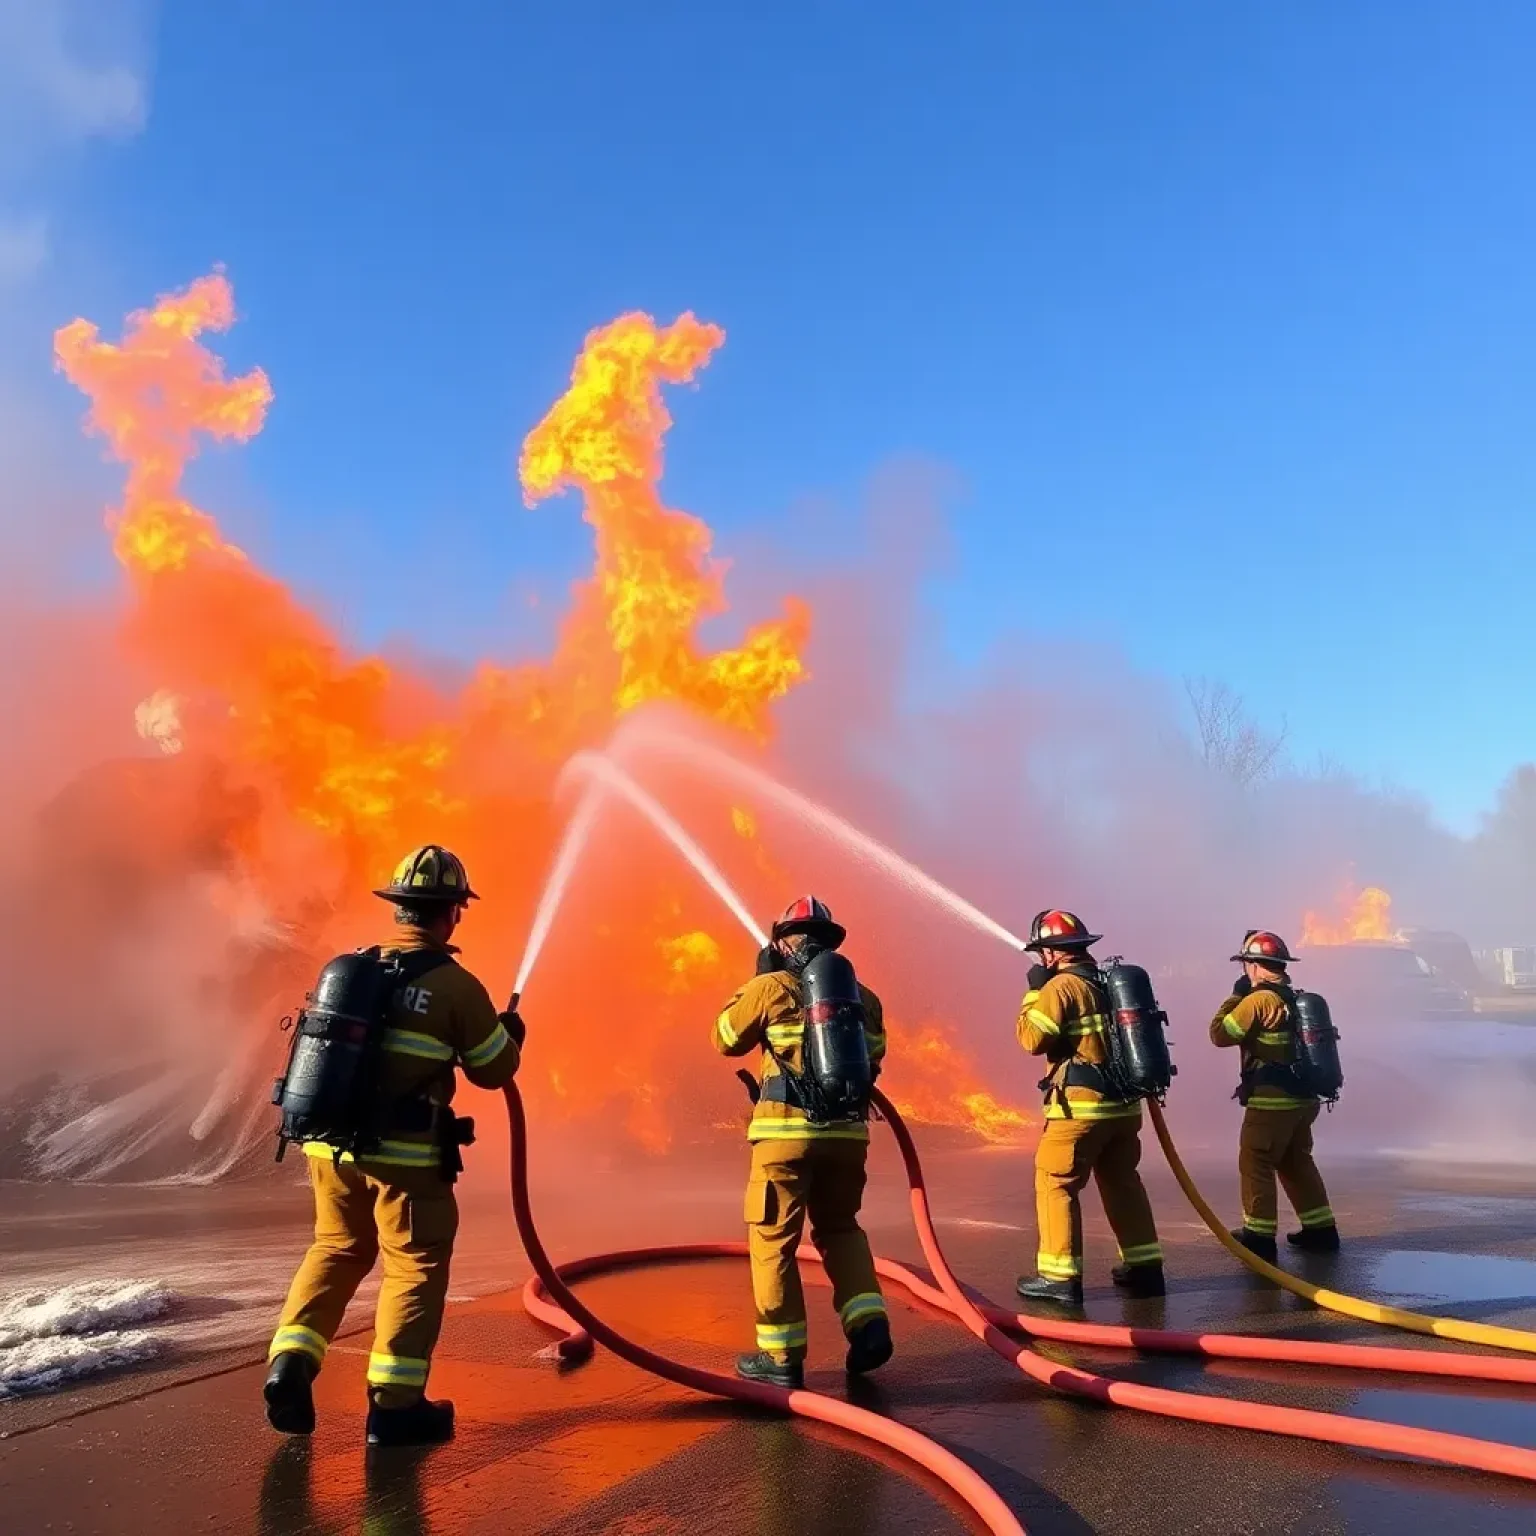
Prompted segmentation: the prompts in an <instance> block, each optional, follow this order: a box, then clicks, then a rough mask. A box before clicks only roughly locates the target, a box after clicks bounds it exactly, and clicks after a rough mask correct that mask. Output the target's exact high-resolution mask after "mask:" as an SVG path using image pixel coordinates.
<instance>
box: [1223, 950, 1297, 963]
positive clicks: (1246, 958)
mask: <svg viewBox="0 0 1536 1536" xmlns="http://www.w3.org/2000/svg"><path fill="white" fill-rule="evenodd" d="M1232 958H1233V960H1235V961H1236V962H1237V963H1238V964H1239V965H1293V964H1295V961H1296V956H1295V955H1293V954H1292V953H1291V952H1290V951H1289V950H1287V951H1286V952H1285V953H1284V954H1283V955H1233V956H1232Z"/></svg>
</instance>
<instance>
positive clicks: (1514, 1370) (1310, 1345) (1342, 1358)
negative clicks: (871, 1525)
mask: <svg viewBox="0 0 1536 1536" xmlns="http://www.w3.org/2000/svg"><path fill="white" fill-rule="evenodd" d="M875 1100H876V1103H877V1105H878V1107H879V1109H880V1112H881V1113H882V1114H883V1115H884V1117H885V1119H886V1121H887V1122H888V1123H889V1125H890V1127H891V1130H892V1133H893V1134H894V1135H895V1137H896V1141H897V1145H898V1146H899V1147H900V1149H901V1155H902V1160H903V1162H904V1163H905V1165H906V1172H907V1178H908V1182H909V1184H910V1186H911V1192H912V1214H913V1219H914V1222H915V1224H916V1227H917V1234H918V1241H919V1243H920V1245H921V1246H922V1249H923V1254H924V1257H925V1258H926V1260H927V1262H928V1265H929V1267H930V1269H931V1270H932V1272H933V1275H934V1277H935V1279H936V1280H937V1282H938V1289H937V1290H935V1288H934V1287H933V1286H932V1285H929V1284H928V1283H926V1282H925V1281H923V1280H922V1279H920V1278H919V1277H918V1276H917V1275H915V1274H913V1272H912V1271H911V1270H909V1269H906V1268H905V1267H904V1266H902V1265H900V1264H895V1263H892V1262H891V1261H890V1260H885V1259H881V1260H877V1261H876V1267H877V1269H878V1270H879V1271H880V1273H881V1274H882V1275H883V1276H885V1277H886V1278H887V1279H890V1280H892V1281H894V1282H895V1283H896V1284H898V1285H900V1286H902V1287H903V1288H904V1289H906V1290H907V1291H909V1292H910V1293H911V1294H912V1295H914V1296H916V1297H917V1298H918V1299H920V1300H922V1301H924V1302H926V1303H929V1304H931V1305H934V1306H938V1307H941V1308H942V1309H943V1310H945V1311H947V1312H949V1313H950V1314H951V1315H952V1316H953V1317H955V1318H956V1319H957V1320H959V1321H960V1322H962V1323H963V1324H964V1325H965V1326H966V1327H967V1328H968V1329H969V1330H970V1331H971V1332H972V1333H973V1334H974V1335H975V1336H976V1337H977V1338H978V1339H980V1340H981V1341H982V1342H983V1343H984V1344H986V1345H987V1346H988V1347H989V1348H990V1349H992V1350H993V1351H994V1352H996V1353H997V1354H999V1355H1001V1356H1002V1357H1003V1358H1004V1359H1006V1360H1008V1361H1010V1362H1011V1363H1013V1364H1014V1365H1016V1366H1017V1367H1018V1368H1019V1369H1020V1370H1022V1371H1023V1372H1025V1374H1026V1375H1028V1376H1030V1377H1032V1378H1033V1379H1034V1380H1036V1381H1038V1382H1040V1383H1041V1384H1042V1385H1045V1386H1049V1387H1051V1388H1053V1389H1054V1390H1056V1391H1059V1392H1063V1393H1066V1394H1068V1395H1071V1396H1075V1397H1085V1398H1088V1399H1091V1400H1092V1401H1095V1402H1100V1403H1106V1404H1113V1405H1116V1406H1120V1407H1127V1408H1135V1409H1137V1410H1139V1411H1141V1412H1144V1413H1155V1414H1158V1415H1161V1416H1163V1417H1167V1418H1179V1419H1185V1420H1188V1421H1191V1422H1196V1423H1205V1424H1217V1425H1224V1426H1228V1427H1233V1428H1242V1429H1253V1430H1259V1431H1261V1432H1263V1433H1267V1434H1280V1435H1290V1436H1295V1437H1297V1438H1301V1439H1308V1440H1320V1441H1324V1442H1326V1443H1329V1444H1335V1445H1352V1446H1356V1447H1358V1448H1361V1449H1365V1450H1373V1451H1380V1452H1385V1453H1387V1454H1391V1455H1401V1456H1413V1457H1421V1458H1425V1459H1428V1460H1433V1461H1439V1462H1444V1463H1446V1464H1447V1465H1450V1466H1460V1467H1466V1468H1469V1469H1472V1470H1476V1471H1483V1472H1495V1473H1499V1474H1502V1475H1505V1476H1510V1477H1518V1478H1522V1479H1526V1480H1530V1481H1536V1452H1532V1451H1528V1450H1524V1449H1521V1448H1519V1447H1515V1446H1507V1445H1501V1444H1498V1443H1496V1442H1493V1441H1486V1440H1477V1439H1473V1438H1471V1437H1470V1436H1465V1435H1454V1434H1447V1433H1444V1432H1442V1431H1438V1430H1425V1429H1414V1428H1410V1427H1408V1426H1404V1425H1397V1424H1383V1423H1377V1422H1375V1421H1371V1420H1364V1419H1353V1418H1349V1417H1346V1416H1344V1415H1340V1414H1330V1413H1319V1412H1314V1411H1311V1410H1307V1409H1297V1408H1284V1407H1277V1406H1273V1405H1270V1404H1265V1403H1250V1402H1242V1401H1237V1400H1233V1399H1230V1398H1217V1397H1209V1396H1204V1395H1201V1394H1197V1393H1191V1392H1178V1391H1172V1390H1169V1389H1167V1388H1161V1387H1146V1386H1139V1385H1137V1384H1135V1383H1131V1382H1121V1381H1113V1380H1111V1379H1109V1378H1107V1377H1104V1376H1097V1375H1094V1374H1093V1373H1091V1372H1087V1371H1081V1370H1077V1369H1075V1368H1073V1367H1070V1366H1062V1365H1058V1364H1056V1363H1054V1362H1052V1361H1049V1360H1046V1359H1044V1358H1042V1357H1041V1356H1039V1355H1037V1354H1035V1353H1034V1352H1033V1351H1032V1350H1030V1349H1028V1348H1026V1347H1020V1346H1019V1345H1017V1344H1015V1343H1014V1342H1013V1341H1012V1340H1010V1339H1008V1338H1006V1337H1005V1336H1004V1335H1003V1334H1002V1333H1001V1332H1000V1331H999V1327H1011V1328H1016V1329H1019V1330H1022V1331H1024V1332H1027V1333H1029V1334H1032V1335H1033V1336H1035V1337H1037V1338H1048V1339H1052V1340H1056V1341H1059V1342H1062V1343H1072V1344H1083V1345H1094V1346H1099V1347H1105V1346H1108V1347H1113V1348H1129V1349H1140V1350H1146V1351H1152V1352H1161V1353H1177V1354H1193V1355H1201V1356H1206V1357H1209V1358H1226V1359H1249V1360H1264V1361H1281V1362H1285V1363H1291V1364H1306V1365H1327V1366H1339V1367H1345V1368H1352V1369H1366V1370H1378V1371H1395V1372H1416V1373H1421V1374H1426V1375H1440V1376H1455V1377H1460V1378H1472V1379H1479V1380H1489V1381H1503V1382H1514V1383H1520V1384H1532V1383H1536V1373H1533V1370H1532V1367H1533V1365H1536V1362H1532V1361H1528V1360H1509V1359H1501V1358H1496V1357H1483V1356H1476V1355H1465V1354H1451V1353H1448V1352H1439V1351H1430V1350H1417V1349H1380V1348H1374V1347H1368V1346H1361V1345H1345V1344H1324V1343H1316V1342H1312V1341H1300V1340H1265V1339H1255V1338H1245V1337H1238V1336H1225V1335H1219V1334H1189V1333H1170V1332H1164V1331H1161V1330H1154V1329H1136V1328H1114V1327H1105V1326H1102V1325H1095V1324H1088V1323H1069V1322H1052V1321H1046V1320H1043V1319H1039V1318H1033V1317H1025V1316H1021V1315H1019V1314H1017V1313H1011V1312H1006V1311H1003V1310H1002V1309H1000V1308H997V1307H993V1306H990V1305H988V1304H986V1303H984V1302H983V1303H976V1302H973V1301H972V1300H971V1298H970V1297H968V1296H967V1295H966V1294H965V1292H964V1291H963V1290H962V1289H961V1287H960V1284H959V1281H958V1280H957V1279H956V1278H955V1275H954V1273H953V1271H952V1270H951V1269H950V1268H949V1265H948V1262H947V1260H946V1259H945V1257H944V1254H943V1251H942V1250H941V1248H940V1246H939V1241H938V1237H937V1234H936V1233H935V1231H934V1227H933V1219H932V1215H931V1213H930V1211H929V1208H928V1194H927V1187H926V1183H925V1180H924V1176H923V1171H922V1165H921V1163H920V1162H919V1160H918V1156H917V1149H916V1147H915V1146H914V1144H913V1142H912V1137H911V1134H910V1132H909V1131H908V1130H907V1127H906V1125H905V1124H904V1123H903V1121H902V1119H901V1117H900V1116H899V1115H898V1114H897V1112H896V1110H895V1108H894V1107H893V1106H892V1105H891V1104H890V1103H889V1101H888V1100H886V1099H885V1098H884V1097H883V1096H882V1095H881V1094H879V1092H878V1091H877V1092H876V1095H875ZM508 1101H509V1106H511V1107H512V1108H513V1122H514V1124H513V1159H514V1203H516V1202H517V1200H518V1186H519V1185H520V1184H521V1186H522V1188H521V1206H520V1207H519V1211H518V1225H519V1229H520V1230H521V1231H522V1234H523V1240H524V1243H525V1245H527V1246H528V1248H529V1255H530V1258H532V1259H533V1262H534V1270H535V1277H534V1278H533V1279H530V1280H529V1282H528V1284H527V1286H526V1287H525V1288H524V1291H523V1302H524V1305H525V1307H526V1308H527V1310H528V1312H529V1314H530V1315H531V1316H533V1317H535V1318H536V1319H537V1320H538V1321H540V1322H543V1323H545V1324H546V1325H548V1326H550V1327H552V1328H555V1329H557V1330H559V1331H560V1332H561V1333H562V1334H563V1335H564V1337H563V1338H562V1339H561V1340H560V1343H559V1345H558V1348H559V1351H560V1353H561V1355H562V1357H563V1358H565V1359H577V1358H581V1357H582V1356H584V1355H585V1354H587V1353H589V1352H590V1350H591V1347H592V1339H593V1338H596V1339H597V1341H598V1342H599V1343H603V1344H605V1345H607V1346H608V1347H609V1348H612V1349H614V1352H615V1353H617V1354H620V1355H621V1356H623V1358H625V1359H629V1360H631V1361H632V1362H633V1363H635V1364H639V1365H641V1366H642V1368H643V1369H647V1370H658V1367H661V1369H659V1370H658V1374H662V1375H665V1376H667V1377H668V1379H670V1380H674V1381H680V1382H682V1384H683V1385H687V1386H691V1387H696V1388H698V1389H699V1390H703V1391H706V1392H712V1393H717V1394H719V1395H721V1396H730V1397H735V1398H738V1399H740V1400H743V1401H751V1402H758V1403H763V1402H767V1401H768V1398H767V1397H765V1396H764V1394H765V1393H766V1394H771V1396H772V1398H773V1399H774V1401H773V1403H772V1404H771V1406H777V1407H788V1408H789V1409H790V1411H792V1412H807V1410H806V1409H804V1408H802V1407H801V1406H799V1405H798V1403H797V1402H795V1401H792V1400H797V1399H811V1400H813V1401H814V1403H815V1404H816V1408H815V1409H814V1411H809V1412H808V1416H810V1417H815V1418H823V1419H825V1420H827V1421H828V1422H836V1423H844V1424H849V1421H848V1420H847V1419H845V1418H841V1417H840V1418H832V1417H831V1416H830V1415H829V1414H828V1413H827V1412H826V1411H825V1410H826V1408H827V1407H832V1408H836V1409H838V1410H841V1412H842V1413H844V1414H848V1413H858V1412H859V1411H858V1410H852V1409H848V1408H847V1407H846V1405H844V1404H842V1403H838V1402H836V1400H834V1399H829V1398H822V1397H818V1396H817V1395H816V1394H814V1393H783V1392H778V1391H777V1390H776V1389H771V1388H763V1387H759V1386H755V1385H751V1384H747V1383H742V1382H739V1381H736V1380H734V1379H732V1378H729V1377H724V1376H717V1375H714V1374H713V1373H711V1372H703V1371H693V1370H690V1369H689V1368H687V1367H683V1366H679V1365H675V1364H673V1363H672V1362H667V1361H661V1360H659V1359H658V1357H656V1356H654V1355H650V1354H649V1352H647V1351H644V1350H639V1349H638V1348H637V1347H636V1346H635V1345H633V1344H630V1343H628V1341H624V1340H621V1339H618V1336H617V1335H614V1334H613V1333H612V1331H611V1330H609V1329H607V1328H606V1327H604V1326H603V1325H602V1324H600V1323H598V1324H597V1326H596V1327H593V1326H592V1324H593V1323H594V1322H596V1319H593V1318H592V1317H591V1314H590V1313H588V1312H587V1311H586V1310H585V1308H582V1307H581V1306H580V1303H579V1302H577V1303H576V1305H575V1306H574V1307H573V1306H571V1305H568V1303H570V1302H573V1301H575V1298H574V1297H573V1296H572V1295H571V1292H570V1290H569V1288H568V1286H567V1285H566V1283H565V1281H566V1279H576V1278H579V1277H580V1276H582V1275H590V1274H594V1273H597V1272H599V1271H602V1270H609V1269H614V1268H619V1267H623V1266H625V1265H634V1264H642V1263H662V1262H668V1261H676V1260H684V1259H695V1258H709V1257H725V1256H731V1257H735V1256H739V1255H741V1254H743V1253H744V1252H745V1245H744V1244H740V1243H709V1244H688V1245H672V1246H667V1247H658V1248H648V1249H635V1250H630V1251H628V1252H623V1253H612V1254H603V1255H598V1256H595V1257H591V1258H585V1259H580V1260H577V1261H575V1262H573V1263H571V1264H567V1265H564V1266H562V1267H561V1268H560V1270H558V1271H557V1270H555V1269H554V1267H553V1266H552V1265H551V1264H550V1262H549V1259H548V1256H547V1255H546V1254H545V1253H544V1252H543V1250H542V1248H536V1246H535V1245H536V1244H537V1242H538V1238H537V1234H536V1232H534V1230H533V1225H532V1219H531V1215H530V1214H529V1213H528V1211H527V1190H526V1182H525V1181H524V1180H523V1178H522V1175H521V1173H520V1172H519V1171H518V1166H517V1165H518V1164H519V1162H520V1159H521V1153H522V1150H523V1149H524V1148H525V1147H526V1134H525V1127H524V1125H523V1121H522V1110H521V1104H520V1102H516V1101H514V1100H513V1098H512V1094H511V1092H510V1091H509V1095H508ZM806 1257H807V1259H810V1255H807V1256H806ZM551 1296H552V1297H553V1298H554V1302H553V1303H552V1302H551V1301H550V1299H549V1297H551ZM555 1303H558V1305H556V1304H555ZM562 1309H563V1310H562ZM573 1319H574V1320H575V1322H574V1325H573V1321H572V1320H573ZM615 1340H617V1343H615ZM620 1344H622V1345H623V1347H622V1348H620V1347H618V1345H620ZM642 1357H643V1358H642ZM867 1420H873V1421H874V1425H875V1426H878V1429H879V1432H878V1433H876V1434H875V1438H877V1439H880V1440H881V1441H882V1442H883V1443H886V1444H890V1443H892V1442H891V1441H889V1440H888V1439H887V1438H886V1431H888V1430H890V1429H895V1430H900V1431H901V1432H902V1433H903V1434H905V1435H913V1432H912V1431H910V1430H903V1429H902V1427H901V1426H899V1425H893V1424H891V1423H890V1421H889V1420H885V1419H882V1418H880V1417H879V1416H878V1415H870V1414H862V1415H860V1422H859V1427H858V1429H857V1430H856V1432H860V1433H863V1432H866V1424H865V1422H864V1421H867ZM849 1427H852V1425H851V1424H850V1425H849ZM915 1438H917V1439H919V1440H921V1437H915ZM924 1444H925V1445H931V1442H924ZM901 1448H902V1449H903V1450H905V1449H906V1448H905V1447H901ZM933 1449H938V1448H937V1447H933ZM908 1454H910V1452H909V1453H908ZM940 1454H941V1455H946V1456H947V1453H944V1452H941V1453H940ZM913 1459H915V1460H919V1462H920V1464H921V1465H924V1466H928V1467H930V1470H936V1469H935V1468H933V1467H932V1464H931V1463H930V1462H928V1461H925V1460H922V1459H921V1458H920V1457H916V1456H914V1458H913ZM961 1470H962V1471H966V1472H967V1476H968V1477H974V1474H970V1473H969V1472H968V1470H967V1469H964V1468H962V1469H961ZM939 1475H940V1476H944V1474H943V1473H942V1472H941V1473H940V1474H939ZM945 1481H946V1482H950V1486H951V1487H957V1485H956V1484H955V1483H954V1482H951V1481H950V1479H949V1478H948V1477H945ZM977 1481H979V1480H977ZM957 1491H959V1489H958V1488H957ZM987 1491H988V1494H989V1495H990V1497H992V1498H993V1499H994V1500H995V1498H996V1495H994V1494H991V1491H990V1490H987ZM962 1497H966V1495H965V1494H964V1493H962ZM967 1502H971V1501H970V1499H969V1498H967ZM972 1507H973V1508H976V1507H977V1506H976V1505H975V1504H974V1503H973V1504H972ZM978 1512H979V1511H978ZM984 1518H985V1517H984ZM1010 1518H1011V1517H1010ZM992 1528H993V1529H997V1528H998V1527H996V1526H993V1527H992ZM1007 1528H1008V1529H1017V1524H1016V1522H1015V1524H1014V1525H1012V1526H1009V1527H1007Z"/></svg>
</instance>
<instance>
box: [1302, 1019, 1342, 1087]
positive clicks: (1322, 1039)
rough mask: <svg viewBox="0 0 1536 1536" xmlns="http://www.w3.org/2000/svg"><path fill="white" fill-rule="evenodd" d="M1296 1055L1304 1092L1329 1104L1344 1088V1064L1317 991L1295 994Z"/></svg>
mask: <svg viewBox="0 0 1536 1536" xmlns="http://www.w3.org/2000/svg"><path fill="white" fill-rule="evenodd" d="M1296 1056H1297V1063H1296V1065H1297V1070H1298V1071H1299V1073H1300V1075H1301V1079H1302V1081H1303V1083H1305V1084H1306V1088H1307V1092H1308V1093H1315V1094H1316V1095H1317V1097H1318V1098H1320V1099H1323V1100H1325V1101H1326V1102H1327V1103H1330V1104H1331V1103H1332V1102H1333V1101H1334V1100H1335V1099H1336V1098H1338V1096H1339V1090H1340V1089H1341V1088H1342V1087H1343V1086H1344V1064H1343V1062H1341V1061H1340V1060H1339V1032H1338V1030H1337V1029H1335V1028H1334V1025H1333V1014H1332V1013H1331V1012H1330V1011H1329V1008H1328V1001H1327V999H1326V998H1324V997H1321V996H1319V995H1318V994H1317V993H1316V992H1297V993H1296Z"/></svg>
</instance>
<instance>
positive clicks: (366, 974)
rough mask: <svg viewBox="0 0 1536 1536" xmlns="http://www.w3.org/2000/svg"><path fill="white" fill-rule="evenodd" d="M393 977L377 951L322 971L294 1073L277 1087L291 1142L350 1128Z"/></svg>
mask: <svg viewBox="0 0 1536 1536" xmlns="http://www.w3.org/2000/svg"><path fill="white" fill-rule="evenodd" d="M387 985H388V976H387V973H386V972H385V970H384V968H383V966H381V965H380V963H379V960H378V955H377V952H376V951H375V952H374V953H373V954H369V953H367V952H363V953H358V954H349V955H338V956H337V957H336V958H335V959H334V960H332V961H331V962H330V963H329V964H328V965H326V967H325V969H324V970H322V971H321V972H320V977H319V980H318V981H316V983H315V989H314V992H313V993H312V994H311V995H310V998H309V1001H308V1002H307V1003H306V1005H305V1008H304V1011H303V1013H302V1014H301V1015H300V1016H299V1021H298V1024H297V1026H296V1027H295V1029H294V1041H293V1049H292V1051H291V1052H290V1054H289V1057H288V1070H287V1071H286V1072H285V1073H284V1075H283V1076H282V1077H280V1078H279V1079H278V1080H277V1081H276V1082H275V1083H274V1084H273V1085H272V1102H273V1103H274V1104H276V1105H277V1106H278V1108H279V1109H281V1111H282V1116H283V1118H282V1126H281V1129H280V1130H279V1132H278V1137H279V1142H278V1156H279V1157H281V1156H282V1149H283V1146H284V1144H285V1143H286V1142H287V1141H300V1140H303V1139H305V1138H306V1137H311V1136H319V1135H322V1134H323V1133H325V1132H327V1131H330V1130H332V1129H334V1128H335V1127H336V1126H338V1125H342V1124H345V1123H346V1122H347V1121H348V1120H349V1119H350V1117H351V1114H352V1110H353V1107H354V1105H355V1103H356V1101H357V1097H358V1094H359V1092H360V1090H361V1088H362V1086H363V1085H362V1082H361V1078H362V1073H363V1068H364V1055H365V1049H366V1047H367V1044H368V1038H369V1033H370V1031H371V1030H372V1028H373V1020H374V1019H375V1018H377V1017H378V1015H379V1011H380V1010H379V1004H380V1002H381V998H380V995H379V994H380V990H381V988H383V987H384V986H387Z"/></svg>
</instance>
